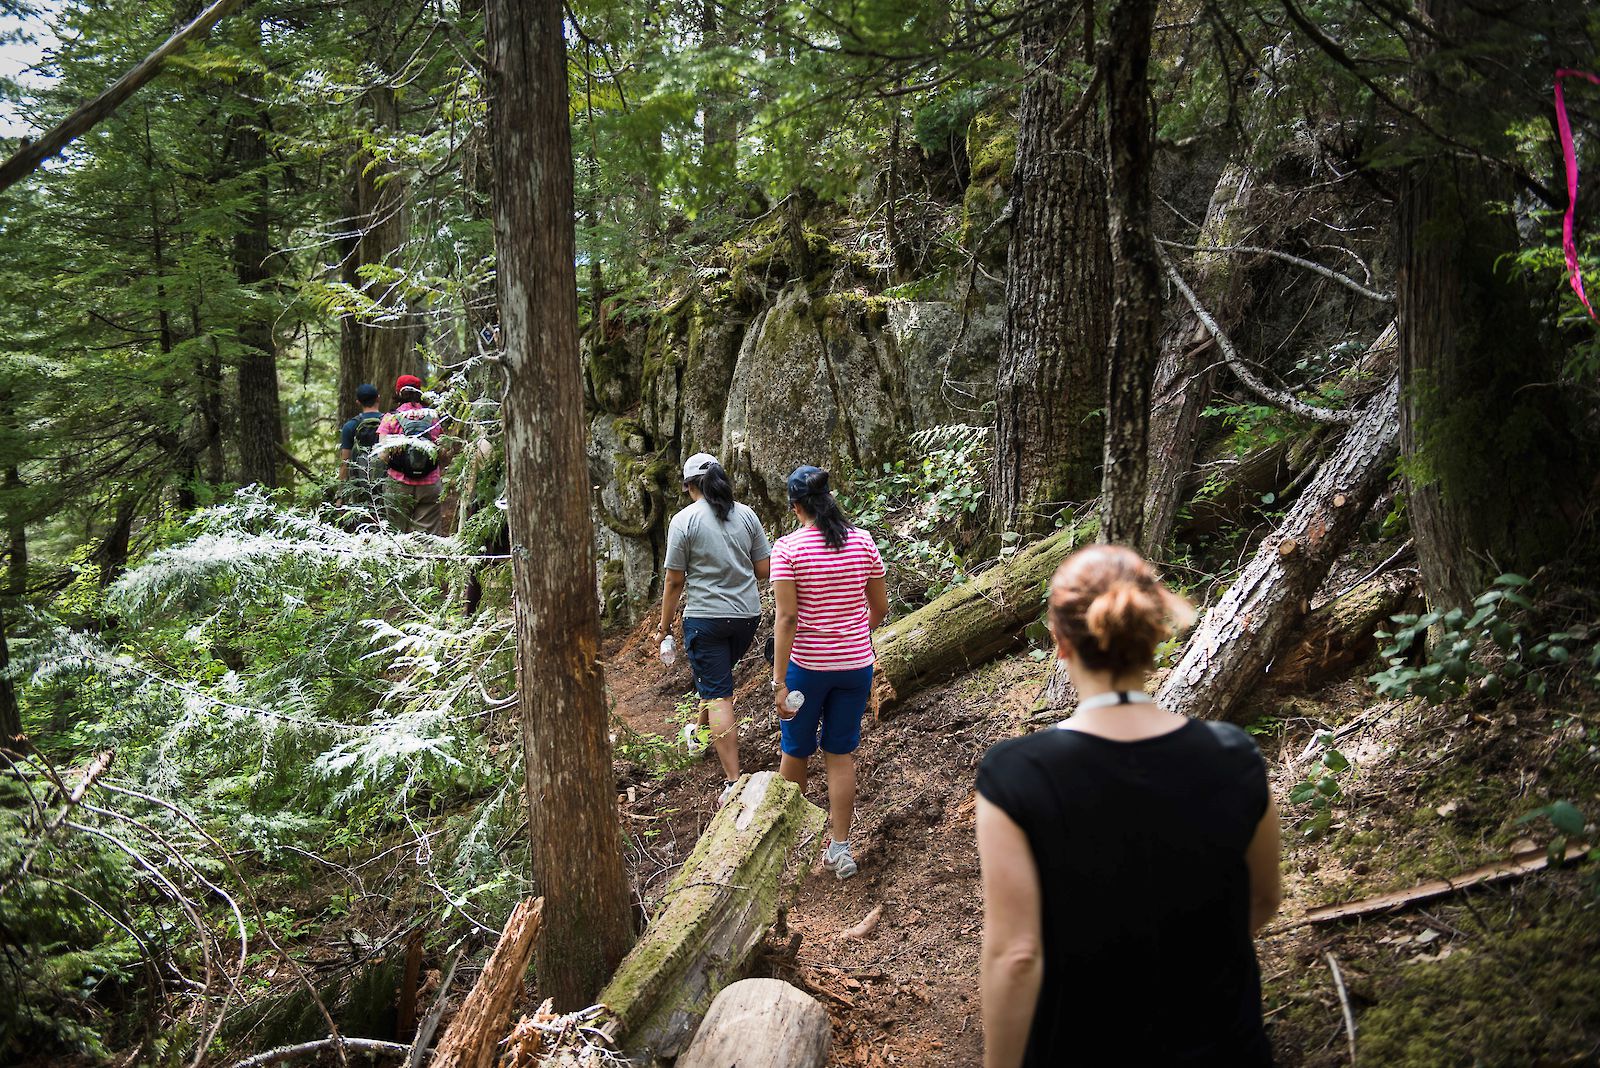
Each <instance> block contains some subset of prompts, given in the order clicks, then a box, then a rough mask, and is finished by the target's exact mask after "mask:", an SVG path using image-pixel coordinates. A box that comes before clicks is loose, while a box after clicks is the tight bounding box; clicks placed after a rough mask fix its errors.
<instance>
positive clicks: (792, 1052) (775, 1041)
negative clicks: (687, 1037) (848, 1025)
mask: <svg viewBox="0 0 1600 1068" xmlns="http://www.w3.org/2000/svg"><path fill="white" fill-rule="evenodd" d="M832 1033H833V1025H832V1023H831V1022H830V1021H829V1020H828V1010H827V1009H825V1008H823V1007H822V1005H821V1003H820V1002H818V1001H817V999H816V998H814V997H812V996H811V995H810V994H807V993H805V992H804V991H802V990H797V989H795V988H794V987H792V986H790V985H789V984H788V983H786V982H784V981H783V980H781V979H744V980H741V981H739V982H737V983H734V984H733V985H732V986H730V987H728V988H727V989H726V990H724V991H723V992H722V993H720V994H718V995H717V1000H715V1001H713V1002H712V1003H711V1011H710V1012H708V1013H706V1018H705V1022H704V1023H702V1024H701V1025H700V1030H699V1031H697V1032H695V1036H694V1041H693V1042H691V1043H690V1044H689V1048H688V1050H686V1051H685V1052H684V1054H683V1056H682V1057H679V1058H678V1062H677V1068H728V1066H729V1065H738V1066H739V1068H822V1066H823V1065H825V1064H827V1063H828V1044H829V1040H830V1039H831V1038H832Z"/></svg>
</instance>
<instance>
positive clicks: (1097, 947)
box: [978, 720, 1272, 1068]
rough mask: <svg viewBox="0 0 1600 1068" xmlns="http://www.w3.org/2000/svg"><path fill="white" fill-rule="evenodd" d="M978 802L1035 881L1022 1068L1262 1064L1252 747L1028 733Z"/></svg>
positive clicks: (983, 776) (989, 758)
mask: <svg viewBox="0 0 1600 1068" xmlns="http://www.w3.org/2000/svg"><path fill="white" fill-rule="evenodd" d="M978 792H979V793H980V794H982V795H983V796H984V798H985V799H987V800H988V801H990V802H991V803H992V804H994V805H996V806H998V807H999V808H1000V809H1001V810H1002V811H1003V812H1005V813H1006V815H1008V816H1010V817H1011V819H1012V820H1013V821H1014V822H1015V823H1016V824H1017V826H1019V827H1021V828H1022V830H1023V832H1024V833H1025V834H1027V836H1028V843H1029V845H1030V846H1032V849H1033V857H1034V863H1035V864H1036V865H1037V867H1038V870H1039V886H1040V900H1041V904H1042V908H1043V913H1044V915H1043V935H1044V982H1043V985H1042V987H1041V988H1040V991H1039V1006H1038V1009H1037V1010H1036V1011H1035V1013H1034V1017H1033V1029H1032V1031H1031V1032H1030V1034H1029V1038H1028V1050H1027V1055H1026V1057H1025V1058H1024V1059H1023V1064H1024V1065H1025V1066H1026V1068H1046V1066H1048V1068H1059V1066H1064V1065H1083V1066H1086V1068H1088V1066H1094V1068H1098V1066H1100V1065H1117V1066H1134V1065H1163V1066H1165V1065H1217V1066H1223V1065H1227V1066H1229V1068H1254V1066H1264V1065H1270V1064H1271V1063H1272V1059H1271V1052H1270V1047H1269V1046H1268V1044H1267V1040H1266V1034H1265V1032H1264V1031H1263V1029H1262V1022H1261V979H1260V972H1259V971H1258V969H1257V967H1256V954H1255V944H1254V942H1253V941H1252V939H1251V935H1250V876H1249V872H1248V870H1247V869H1246V866H1245V849H1246V847H1247V846H1248V845H1249V843H1250V839H1251V838H1252V837H1253V836H1254V834H1255V829H1256V826H1257V824H1259V823H1260V822H1261V817H1262V815H1263V814H1264V813H1265V812H1266V809H1267V798H1268V793H1267V776H1266V766H1265V764H1264V763H1263V762H1262V759H1261V754H1260V752H1259V751H1258V750H1257V749H1256V745H1255V742H1254V741H1253V740H1251V738H1250V736H1249V735H1248V734H1246V733H1245V732H1244V731H1242V730H1240V729H1239V728H1238V727H1234V726H1232V725H1230V724H1226V723H1214V722H1210V721H1206V720H1190V721H1189V722H1188V723H1186V724H1184V725H1183V726H1182V727H1179V728H1178V729H1177V730H1175V731H1173V732H1171V733H1170V734H1164V735H1160V736H1159V737H1155V738H1146V739H1142V740H1140V741H1134V742H1116V741H1110V740H1108V739H1105V738H1099V737H1096V736H1094V735H1090V734H1085V733H1083V732H1082V731H1070V730H1046V731H1039V732H1038V733H1035V734H1030V735H1027V736H1025V737H1021V738H1011V739H1008V740H1006V741H1003V742H1000V743H998V744H996V745H995V746H993V747H992V748H990V750H989V752H988V754H987V755H985V757H984V759H983V763H982V764H981V765H980V766H979V768H978ZM1151 1005H1155V1006H1156V1008H1154V1009H1151V1008H1150V1006H1151Z"/></svg>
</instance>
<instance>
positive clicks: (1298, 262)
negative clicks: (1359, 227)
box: [1156, 237, 1395, 304]
mask: <svg viewBox="0 0 1600 1068" xmlns="http://www.w3.org/2000/svg"><path fill="white" fill-rule="evenodd" d="M1156 244H1158V245H1164V246H1166V247H1167V248H1181V249H1183V250H1185V251H1187V252H1242V253H1245V254H1246V255H1256V256H1270V257H1272V258H1273V259H1275V260H1282V261H1283V262H1284V263H1292V264H1294V265H1295V266H1296V267H1303V268H1305V269H1306V270H1308V271H1312V272H1314V273H1316V274H1320V275H1321V276H1322V277H1324V278H1326V279H1328V280H1330V281H1333V282H1337V283H1338V284H1339V285H1342V286H1344V287H1345V288H1346V289H1348V290H1350V291H1351V292H1352V293H1359V294H1360V295H1361V296H1363V297H1366V298H1367V299H1368V300H1375V301H1377V302H1378V303H1380V304H1393V303H1394V301H1395V296H1394V294H1393V293H1382V292H1379V291H1378V290H1376V289H1370V288H1368V287H1367V286H1364V285H1362V284H1361V283H1360V282H1357V281H1356V280H1355V279H1354V278H1351V277H1350V276H1349V275H1347V274H1340V273H1339V272H1338V271H1335V270H1334V269H1333V268H1331V267H1324V266H1323V265H1322V264H1320V263H1317V262H1316V261H1315V260H1308V259H1302V258H1301V257H1299V256H1293V255H1290V254H1289V253H1287V252H1280V251H1278V250H1277V249H1275V248H1263V247H1262V246H1260V245H1186V244H1184V243H1183V242H1181V241H1168V240H1167V239H1166V238H1162V237H1158V238H1156Z"/></svg>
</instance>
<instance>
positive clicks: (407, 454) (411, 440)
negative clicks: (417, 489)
mask: <svg viewBox="0 0 1600 1068" xmlns="http://www.w3.org/2000/svg"><path fill="white" fill-rule="evenodd" d="M394 418H395V421H396V422H398V423H399V424H400V433H401V434H402V435H403V436H404V437H405V439H406V443H405V444H403V445H393V446H390V448H389V449H388V450H387V451H386V452H385V454H384V459H385V460H386V461H387V462H388V464H389V470H391V471H395V472H398V473H399V474H402V475H406V476H408V477H410V478H423V477H424V476H427V475H431V474H433V472H434V470H435V469H436V468H438V466H439V455H438V449H437V448H436V447H435V445H434V442H433V439H432V438H431V437H430V436H429V434H428V432H429V431H430V430H432V429H433V428H434V425H435V424H436V423H438V422H439V415H438V413H437V412H435V411H434V410H433V409H432V408H412V409H410V410H409V411H404V412H395V413H394Z"/></svg>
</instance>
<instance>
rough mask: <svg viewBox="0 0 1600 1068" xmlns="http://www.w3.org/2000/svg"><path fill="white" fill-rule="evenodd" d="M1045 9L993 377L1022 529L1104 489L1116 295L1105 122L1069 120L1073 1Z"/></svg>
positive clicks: (998, 465) (1007, 518) (997, 504)
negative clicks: (1105, 410)
mask: <svg viewBox="0 0 1600 1068" xmlns="http://www.w3.org/2000/svg"><path fill="white" fill-rule="evenodd" d="M1038 18H1039V22H1038V24H1037V25H1034V26H1031V27H1029V28H1028V29H1027V30H1025V31H1024V32H1023V35H1022V40H1021V56H1022V62H1023V64H1024V65H1025V66H1026V67H1028V68H1029V69H1030V70H1031V71H1032V77H1031V79H1030V80H1029V81H1028V84H1027V85H1026V86H1024V88H1023V90H1022V98H1021V101H1020V103H1019V106H1018V117H1017V162H1016V170H1015V172H1014V174H1013V178H1012V194H1011V195H1012V200H1013V203H1014V205H1015V208H1014V217H1013V221H1012V224H1011V250H1010V254H1009V256H1008V263H1009V268H1008V270H1007V272H1006V322H1005V328H1004V331H1003V332H1002V334H1001V338H1000V364H999V371H998V374H997V376H996V385H995V402H996V403H995V470H994V480H993V498H992V499H993V502H994V503H993V507H994V517H995V520H996V522H997V523H998V524H999V525H1000V527H1001V528H1002V529H1007V530H1016V531H1023V532H1031V531H1035V530H1039V529H1043V528H1047V527H1048V526H1049V525H1050V524H1049V522H1048V520H1049V517H1050V516H1051V515H1052V514H1053V513H1054V512H1055V511H1058V510H1059V507H1060V505H1061V504H1063V503H1066V502H1077V501H1086V500H1090V499H1091V498H1093V497H1094V496H1095V494H1096V493H1097V492H1098V491H1099V489H1100V479H1099V477H1098V474H1097V473H1096V470H1095V469H1096V466H1097V465H1098V463H1099V460H1100V453H1101V440H1102V439H1101V432H1100V425H1099V423H1098V422H1097V421H1096V420H1095V418H1094V413H1095V412H1096V411H1097V410H1098V409H1099V408H1100V407H1101V406H1102V405H1103V404H1104V403H1105V388H1106V387H1105V352H1106V343H1107V340H1108V339H1109V337H1110V323H1109V316H1108V310H1109V308H1110V303H1111V296H1110V295H1111V264H1110V252H1109V251H1108V249H1107V247H1106V241H1107V235H1106V214H1105V176H1104V174H1103V172H1102V171H1101V169H1100V165H1099V163H1100V160H1101V158H1102V156H1103V151H1102V144H1101V138H1100V130H1099V126H1098V124H1097V123H1096V122H1095V121H1094V116H1093V115H1090V114H1078V115H1077V116H1075V118H1076V121H1075V122H1073V123H1072V124H1071V125H1070V126H1068V127H1067V128H1066V129H1063V122H1064V120H1065V119H1066V118H1067V116H1068V111H1069V107H1068V101H1067V100H1066V98H1065V97H1064V96H1063V92H1064V89H1065V83H1064V77H1065V74H1066V71H1067V70H1068V68H1069V65H1070V64H1069V61H1070V58H1071V56H1070V49H1069V48H1068V47H1067V45H1066V44H1065V43H1064V41H1063V37H1064V36H1065V31H1066V29H1067V25H1068V22H1069V21H1070V19H1069V9H1068V8H1066V7H1065V6H1064V5H1060V4H1056V5H1053V6H1052V7H1051V8H1050V9H1049V10H1048V11H1046V12H1041V13H1040V15H1039V16H1038ZM1074 95H1076V94H1074Z"/></svg>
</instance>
